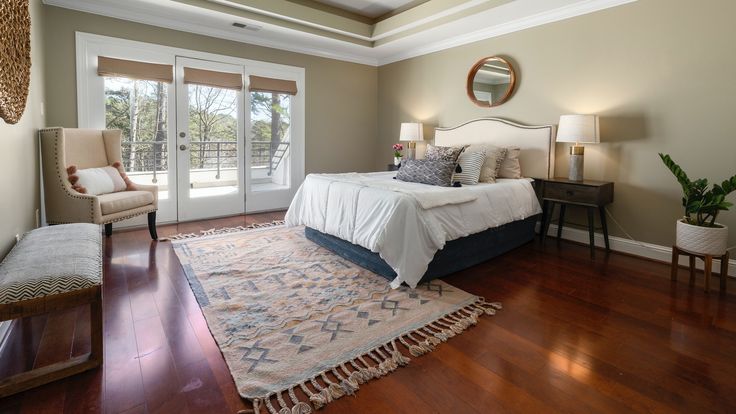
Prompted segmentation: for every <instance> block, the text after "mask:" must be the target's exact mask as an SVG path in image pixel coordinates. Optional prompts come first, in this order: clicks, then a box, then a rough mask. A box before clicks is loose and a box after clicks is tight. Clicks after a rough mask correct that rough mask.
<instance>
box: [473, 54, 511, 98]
mask: <svg viewBox="0 0 736 414" xmlns="http://www.w3.org/2000/svg"><path fill="white" fill-rule="evenodd" d="M515 84H516V74H515V73H514V68H513V67H512V66H511V63H509V62H508V61H507V60H506V59H504V58H500V57H498V56H490V57H487V58H483V59H481V60H479V61H478V62H477V63H476V64H475V65H473V67H472V68H471V69H470V72H468V85H467V92H468V98H470V100H471V101H473V103H474V104H476V105H478V106H482V107H484V108H491V107H494V106H498V105H501V104H502V103H504V102H506V101H507V100H508V99H509V97H510V96H511V93H512V92H513V91H514V85H515Z"/></svg>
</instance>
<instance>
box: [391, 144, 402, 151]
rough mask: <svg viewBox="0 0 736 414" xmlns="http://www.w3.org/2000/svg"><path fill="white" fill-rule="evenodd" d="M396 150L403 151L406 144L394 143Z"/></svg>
mask: <svg viewBox="0 0 736 414" xmlns="http://www.w3.org/2000/svg"><path fill="white" fill-rule="evenodd" d="M393 148H394V151H403V150H404V146H403V145H402V144H394V147H393Z"/></svg>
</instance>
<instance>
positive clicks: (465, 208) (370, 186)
mask: <svg viewBox="0 0 736 414" xmlns="http://www.w3.org/2000/svg"><path fill="white" fill-rule="evenodd" d="M477 143H491V144H494V145H497V146H504V147H507V146H518V147H520V148H521V154H520V156H519V159H520V162H521V167H522V173H523V175H524V176H525V177H528V178H522V179H500V180H498V182H497V183H494V184H478V185H473V186H464V187H462V188H447V187H434V186H428V185H424V184H416V183H404V182H401V181H397V180H393V177H394V176H395V172H381V173H365V174H358V173H348V174H310V175H309V176H308V177H307V179H305V181H304V183H303V184H302V186H301V187H300V188H299V190H298V191H297V193H296V195H295V197H294V199H293V200H292V203H291V206H290V207H289V210H288V212H287V214H286V224H287V225H288V226H305V234H306V237H307V238H308V239H310V240H312V241H314V242H315V243H317V244H319V245H321V246H323V247H325V248H327V249H329V250H331V251H333V252H335V253H337V254H338V255H340V256H342V257H343V258H345V259H347V260H350V261H352V262H354V263H356V264H358V265H360V266H362V267H364V268H367V269H369V270H371V271H373V272H375V273H377V274H380V275H382V276H384V277H386V278H387V279H389V280H390V281H391V286H392V287H393V288H397V287H399V286H400V285H401V284H402V283H406V284H408V285H409V286H410V287H416V285H417V284H418V283H420V282H422V281H426V280H430V279H434V278H437V277H442V276H446V275H448V274H451V273H454V272H457V271H459V270H462V269H465V268H468V267H471V266H474V265H476V264H478V263H481V262H484V261H486V260H489V259H491V258H493V257H496V256H498V255H500V254H503V253H505V252H507V251H509V250H512V249H514V248H516V247H518V246H521V245H523V244H525V243H528V242H529V241H531V240H533V239H534V235H535V225H536V222H537V219H538V216H539V215H540V213H541V207H540V206H539V202H538V200H537V197H536V193H535V189H534V184H535V179H545V178H548V177H550V176H552V173H553V168H554V159H553V157H554V151H553V148H554V146H553V145H554V127H553V126H552V125H543V126H529V125H520V124H517V123H514V122H511V121H507V120H503V119H498V118H482V119H475V120H472V121H469V122H466V123H464V124H461V125H458V126H455V127H451V128H436V130H435V137H434V144H435V145H438V146H458V145H469V144H477Z"/></svg>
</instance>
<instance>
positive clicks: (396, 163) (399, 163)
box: [394, 157, 401, 166]
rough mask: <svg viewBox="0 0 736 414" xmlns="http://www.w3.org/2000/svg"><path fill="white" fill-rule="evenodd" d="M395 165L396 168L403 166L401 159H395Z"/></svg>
mask: <svg viewBox="0 0 736 414" xmlns="http://www.w3.org/2000/svg"><path fill="white" fill-rule="evenodd" d="M394 165H396V166H399V165H401V157H394Z"/></svg>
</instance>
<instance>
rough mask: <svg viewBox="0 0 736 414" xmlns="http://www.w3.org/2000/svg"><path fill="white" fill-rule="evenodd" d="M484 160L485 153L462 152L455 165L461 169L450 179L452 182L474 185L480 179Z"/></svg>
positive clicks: (482, 151)
mask: <svg viewBox="0 0 736 414" xmlns="http://www.w3.org/2000/svg"><path fill="white" fill-rule="evenodd" d="M485 160H486V151H485V150H481V151H479V152H467V151H465V152H463V153H462V154H460V156H459V157H458V159H457V164H458V165H459V166H460V168H461V169H462V171H461V172H459V173H458V172H456V173H455V176H454V177H453V178H452V180H453V181H460V184H465V185H475V184H478V179H480V171H481V168H482V167H483V163H484V162H485Z"/></svg>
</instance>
